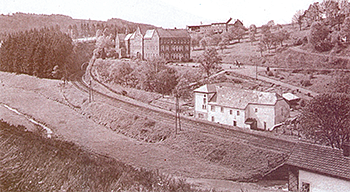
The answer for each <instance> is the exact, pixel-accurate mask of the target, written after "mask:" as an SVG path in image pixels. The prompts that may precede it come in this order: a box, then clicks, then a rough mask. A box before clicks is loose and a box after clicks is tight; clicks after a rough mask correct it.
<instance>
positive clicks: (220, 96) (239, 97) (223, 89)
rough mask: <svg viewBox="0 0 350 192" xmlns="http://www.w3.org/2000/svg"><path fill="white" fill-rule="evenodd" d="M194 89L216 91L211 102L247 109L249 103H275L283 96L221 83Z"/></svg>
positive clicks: (207, 91)
mask: <svg viewBox="0 0 350 192" xmlns="http://www.w3.org/2000/svg"><path fill="white" fill-rule="evenodd" d="M194 91H195V92H204V93H209V92H215V93H216V94H215V95H214V96H213V97H212V98H211V100H210V101H209V102H211V103H212V104H217V105H220V106H227V107H232V108H237V109H245V108H246V107H247V105H248V104H261V105H275V103H276V102H277V100H278V99H280V98H282V97H281V96H279V95H278V94H276V93H269V92H261V91H255V90H246V89H240V88H238V87H229V86H222V85H219V84H210V85H203V86H202V87H199V88H198V89H196V90H194Z"/></svg>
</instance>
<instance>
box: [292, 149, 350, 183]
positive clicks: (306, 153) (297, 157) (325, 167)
mask: <svg viewBox="0 0 350 192" xmlns="http://www.w3.org/2000/svg"><path fill="white" fill-rule="evenodd" d="M286 164H288V165H292V166H295V167H299V168H301V169H305V170H309V171H312V172H317V173H321V174H325V175H330V176H333V177H337V178H342V179H346V180H350V158H349V157H345V156H344V155H343V153H342V150H340V149H333V148H331V147H327V146H322V145H315V144H310V143H304V142H299V143H298V144H297V145H295V147H294V149H293V150H292V153H291V155H290V157H289V159H288V160H287V162H286Z"/></svg>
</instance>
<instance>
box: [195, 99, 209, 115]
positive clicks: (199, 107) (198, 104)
mask: <svg viewBox="0 0 350 192" xmlns="http://www.w3.org/2000/svg"><path fill="white" fill-rule="evenodd" d="M204 98H206V102H205V103H203V99H204ZM194 99H195V102H194V103H195V105H194V111H195V117H196V118H198V117H199V116H198V114H203V116H204V117H203V118H204V119H207V118H208V112H207V109H208V94H206V93H194ZM203 105H205V106H206V109H203V107H202V106H203Z"/></svg>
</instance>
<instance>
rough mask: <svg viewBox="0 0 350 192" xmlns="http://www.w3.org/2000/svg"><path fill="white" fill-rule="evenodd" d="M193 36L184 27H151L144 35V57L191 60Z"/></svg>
mask: <svg viewBox="0 0 350 192" xmlns="http://www.w3.org/2000/svg"><path fill="white" fill-rule="evenodd" d="M190 46H191V36H190V35H189V34H188V32H187V31H186V30H184V29H162V28H159V29H151V30H147V31H146V33H145V36H144V59H150V58H152V57H162V58H164V59H166V60H189V59H190V57H191V49H190Z"/></svg>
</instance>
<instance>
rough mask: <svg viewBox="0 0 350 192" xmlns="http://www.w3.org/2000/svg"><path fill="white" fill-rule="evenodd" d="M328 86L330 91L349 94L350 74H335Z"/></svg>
mask: <svg viewBox="0 0 350 192" xmlns="http://www.w3.org/2000/svg"><path fill="white" fill-rule="evenodd" d="M329 88H330V89H329V91H330V92H334V93H345V94H350V75H348V74H347V73H340V74H337V75H336V77H335V78H333V81H332V82H331V83H330V86H329Z"/></svg>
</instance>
